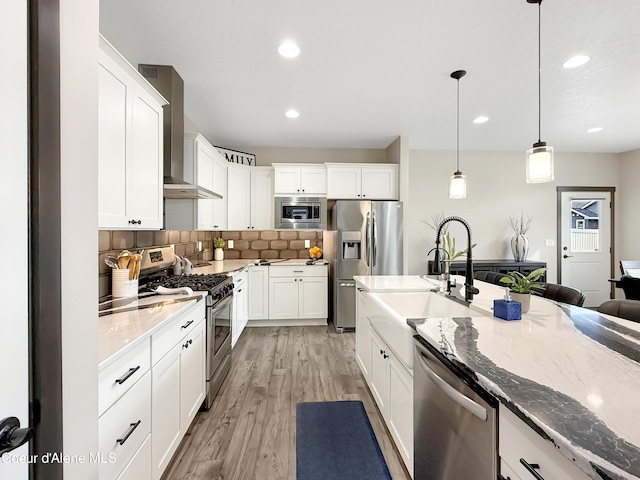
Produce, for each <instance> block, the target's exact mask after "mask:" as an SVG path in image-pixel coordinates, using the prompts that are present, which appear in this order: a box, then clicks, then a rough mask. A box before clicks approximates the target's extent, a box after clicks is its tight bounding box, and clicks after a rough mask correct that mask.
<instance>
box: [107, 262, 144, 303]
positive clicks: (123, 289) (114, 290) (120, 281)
mask: <svg viewBox="0 0 640 480" xmlns="http://www.w3.org/2000/svg"><path fill="white" fill-rule="evenodd" d="M129 274H130V272H129V269H128V268H118V269H113V270H111V295H112V296H113V297H120V298H123V297H135V296H137V295H138V279H137V278H136V279H135V280H129Z"/></svg>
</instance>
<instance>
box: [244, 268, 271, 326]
mask: <svg viewBox="0 0 640 480" xmlns="http://www.w3.org/2000/svg"><path fill="white" fill-rule="evenodd" d="M247 289H248V295H247V297H248V300H247V302H248V315H247V316H248V320H266V319H268V318H269V267H267V266H259V265H252V266H251V267H250V268H249V271H248V286H247Z"/></svg>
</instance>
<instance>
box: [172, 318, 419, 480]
mask: <svg viewBox="0 0 640 480" xmlns="http://www.w3.org/2000/svg"><path fill="white" fill-rule="evenodd" d="M232 359H233V361H232V364H233V366H232V368H231V371H230V372H229V375H228V377H227V379H226V380H225V383H224V384H223V386H222V388H221V390H220V392H219V393H218V397H217V398H216V400H215V402H214V403H213V406H212V407H211V409H210V410H209V411H208V412H200V413H198V415H197V416H196V419H195V420H194V423H193V424H192V426H191V428H190V429H189V431H188V432H187V435H186V437H185V439H184V440H183V442H182V445H181V446H180V448H179V450H178V452H177V453H176V455H175V457H174V459H173V463H172V464H171V465H170V466H169V468H168V469H167V472H166V473H165V475H164V477H163V478H164V479H166V480H219V479H225V480H236V479H237V480H250V479H258V480H261V479H265V480H277V479H289V480H295V476H296V473H295V470H296V458H295V452H296V448H295V436H296V404H297V403H298V402H308V401H327V400H361V401H362V402H363V403H364V406H365V409H366V411H367V413H368V415H369V420H370V422H371V424H372V426H373V430H374V432H375V434H376V437H377V439H378V443H379V444H380V448H381V449H382V452H383V454H384V457H385V459H386V461H387V465H388V466H389V470H390V472H391V475H392V477H393V479H394V480H396V479H401V480H406V479H409V478H410V477H409V475H408V474H407V472H406V470H405V469H404V467H403V465H402V460H401V458H400V456H399V455H398V453H397V451H396V450H395V447H394V446H393V443H392V440H391V438H390V436H389V434H388V432H387V431H386V429H385V427H384V424H383V423H382V420H381V417H380V413H379V412H378V410H377V408H376V407H375V405H374V401H373V399H372V398H371V394H370V393H369V390H368V389H367V387H366V385H365V381H364V379H363V378H362V375H361V374H360V369H359V367H358V366H357V364H356V361H355V334H354V333H335V331H334V329H333V327H332V326H328V327H281V328H247V329H245V330H244V332H243V334H242V336H241V338H240V339H239V341H238V343H237V344H236V346H235V348H234V349H233V354H232Z"/></svg>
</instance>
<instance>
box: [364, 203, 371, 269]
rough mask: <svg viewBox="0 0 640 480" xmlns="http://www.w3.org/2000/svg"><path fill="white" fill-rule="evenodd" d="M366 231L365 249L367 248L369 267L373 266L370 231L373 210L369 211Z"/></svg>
mask: <svg viewBox="0 0 640 480" xmlns="http://www.w3.org/2000/svg"><path fill="white" fill-rule="evenodd" d="M365 229H366V232H365V234H364V235H365V247H364V248H365V250H366V257H365V258H366V259H367V267H370V266H371V248H370V246H369V243H370V241H371V239H370V235H369V233H370V231H371V212H367V224H366V226H365Z"/></svg>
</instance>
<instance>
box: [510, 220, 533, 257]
mask: <svg viewBox="0 0 640 480" xmlns="http://www.w3.org/2000/svg"><path fill="white" fill-rule="evenodd" d="M507 223H508V224H509V225H510V226H511V228H512V229H513V233H514V234H515V235H514V236H513V237H512V238H511V252H512V253H513V258H514V259H515V261H516V262H524V261H525V260H526V259H527V254H528V253H529V239H528V238H527V237H526V236H525V234H526V233H527V231H528V230H529V227H530V226H531V217H529V216H528V215H527V218H526V219H525V218H524V212H521V213H520V216H519V217H518V216H510V217H509V218H508V219H507Z"/></svg>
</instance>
